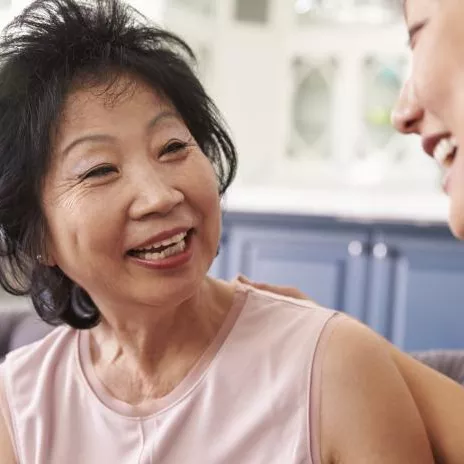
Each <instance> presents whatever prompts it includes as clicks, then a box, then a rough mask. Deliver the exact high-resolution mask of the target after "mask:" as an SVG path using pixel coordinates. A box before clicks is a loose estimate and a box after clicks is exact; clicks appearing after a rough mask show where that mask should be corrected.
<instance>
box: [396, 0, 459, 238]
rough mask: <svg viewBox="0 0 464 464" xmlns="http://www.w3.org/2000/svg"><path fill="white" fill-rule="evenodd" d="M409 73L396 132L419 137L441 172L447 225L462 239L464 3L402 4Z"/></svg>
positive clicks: (413, 0)
mask: <svg viewBox="0 0 464 464" xmlns="http://www.w3.org/2000/svg"><path fill="white" fill-rule="evenodd" d="M405 17H406V23H407V26H408V29H409V34H410V39H411V49H412V55H413V62H412V73H411V76H410V78H409V80H408V81H407V82H406V84H405V86H404V88H403V91H402V93H401V96H400V99H399V101H398V104H397V107H396V109H395V111H394V113H393V123H394V125H395V127H396V128H397V129H398V130H399V131H401V132H404V133H417V134H419V135H420V136H421V137H422V140H423V146H424V149H425V150H426V151H427V152H428V153H429V155H431V156H434V157H435V159H436V160H437V162H438V163H439V164H440V165H441V166H442V167H443V169H444V188H445V191H446V192H447V193H448V194H449V196H450V200H451V204H450V225H451V229H452V230H453V232H454V234H455V235H456V236H457V237H459V238H461V239H464V155H463V153H462V149H461V148H460V147H464V3H463V2H462V1H461V0H406V1H405Z"/></svg>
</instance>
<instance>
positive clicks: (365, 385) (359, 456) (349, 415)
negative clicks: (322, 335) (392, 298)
mask: <svg viewBox="0 0 464 464" xmlns="http://www.w3.org/2000/svg"><path fill="white" fill-rule="evenodd" d="M321 375H322V377H321V381H322V385H321V387H322V394H321V452H322V461H323V462H324V463H326V464H331V463H335V462H339V463H346V464H375V463H382V464H398V463H408V464H414V463H417V464H427V463H433V458H432V453H431V450H430V445H429V442H428V439H427V435H426V431H425V427H424V424H423V422H422V420H421V417H420V415H419V412H418V410H417V408H416V405H415V403H414V400H413V398H412V396H411V394H410V392H409V389H408V387H407V385H406V383H405V382H404V380H403V378H402V376H401V374H400V373H399V371H398V369H397V368H396V366H395V363H394V362H393V360H392V358H391V355H390V353H389V351H388V350H387V349H386V347H385V345H384V344H383V343H382V342H381V341H380V340H379V339H377V337H375V336H374V335H373V334H371V332H370V331H369V330H368V329H367V328H365V327H364V326H362V325H360V324H358V323H356V322H354V321H351V320H349V319H347V318H343V319H342V320H341V321H340V322H338V323H337V325H336V327H335V328H334V329H333V332H332V335H331V337H330V340H329V343H328V344H327V348H326V353H325V354H324V361H323V364H322V374H321Z"/></svg>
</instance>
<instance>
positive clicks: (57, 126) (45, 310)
mask: <svg viewBox="0 0 464 464" xmlns="http://www.w3.org/2000/svg"><path fill="white" fill-rule="evenodd" d="M0 58H1V60H0V134H1V136H0V166H1V168H0V224H1V228H2V229H1V231H2V233H1V236H0V239H1V250H2V266H1V269H0V277H1V278H0V282H1V283H2V285H3V287H4V288H5V289H6V290H8V291H9V292H11V293H15V294H29V295H31V297H32V301H33V303H34V307H35V309H36V310H37V312H38V313H39V315H40V316H41V317H42V318H43V319H44V320H46V321H48V322H50V323H53V324H60V323H64V324H65V325H64V326H62V327H58V328H57V329H55V330H54V331H53V332H52V333H51V334H50V335H49V336H47V337H46V338H45V339H44V340H42V341H40V342H37V343H35V344H33V345H30V346H28V347H25V348H22V349H19V350H17V351H15V352H13V353H11V354H10V355H9V356H8V357H7V359H6V361H5V362H4V364H3V365H2V366H1V369H0V391H1V392H2V394H1V398H2V400H1V402H0V404H1V411H2V413H1V414H0V455H1V456H2V463H3V464H12V463H24V464H32V463H34V464H62V463H67V464H74V463H75V464H77V463H86V464H92V463H94V464H101V463H102V462H111V463H135V462H139V463H153V462H159V463H165V464H169V463H173V464H174V463H175V464H178V463H180V462H182V463H187V462H191V463H213V464H214V463H234V464H236V463H243V464H246V463H250V464H251V463H253V464H257V463H266V464H272V463H275V464H277V463H278V464H282V463H286V464H291V463H295V464H296V463H298V464H300V463H303V462H308V463H317V462H321V463H332V462H344V463H356V464H360V463H361V464H362V463H366V464H367V463H369V464H371V463H374V462H378V463H386V464H388V463H392V464H393V463H394V464H397V463H403V462H404V463H410V464H413V463H418V464H419V463H420V464H426V463H429V462H432V455H431V451H430V449H429V444H428V440H427V437H426V433H425V429H424V427H423V424H422V422H421V420H420V416H419V414H418V411H417V410H416V407H415V404H414V402H413V400H412V398H411V396H410V394H409V391H408V389H407V386H406V384H405V382H404V381H403V379H402V378H401V375H400V374H399V373H398V371H397V369H396V368H395V366H394V363H393V362H392V361H391V359H390V358H389V354H388V351H387V350H386V349H385V348H384V347H383V345H382V344H381V343H379V342H378V341H377V340H376V339H375V337H373V336H372V335H371V334H370V333H369V332H368V331H367V330H366V329H364V328H362V327H359V326H357V325H355V324H354V323H353V322H351V321H349V320H348V319H347V318H345V317H343V316H341V315H338V314H337V313H335V312H332V311H329V310H325V309H322V308H320V307H317V306H316V305H314V304H311V303H302V302H298V301H296V300H292V299H286V298H283V297H278V296H275V295H272V294H268V293H265V292H260V291H258V290H255V289H252V288H250V287H246V286H243V285H241V284H239V283H227V282H221V281H217V280H214V279H211V278H209V277H207V271H208V269H209V267H210V265H211V263H212V261H213V259H214V257H215V255H216V253H217V249H218V242H219V235H220V195H221V194H222V193H223V192H224V191H225V189H226V188H227V186H228V185H229V183H230V182H231V181H232V178H233V175H234V172H235V167H236V156H235V150H234V147H233V144H232V142H231V140H230V138H229V136H228V135H227V132H226V131H225V129H224V128H223V125H222V122H221V119H220V117H219V115H218V113H217V111H216V109H215V106H214V105H213V103H212V102H211V100H210V99H209V98H208V96H207V95H206V94H205V92H204V90H203V88H202V86H201V85H200V83H199V81H198V80H197V78H196V77H195V74H194V73H193V72H192V70H191V68H190V65H189V62H190V59H191V58H192V55H191V51H190V49H189V48H188V47H187V46H186V45H185V44H184V43H183V42H182V41H181V40H180V39H178V38H177V37H175V36H173V35H171V34H169V33H167V32H165V31H163V30H160V29H157V28H155V27H154V26H152V25H150V24H149V23H147V22H146V21H145V20H144V19H143V17H141V16H139V15H138V14H137V13H136V12H134V11H133V10H131V9H129V8H128V7H126V6H124V5H123V4H121V3H119V2H118V1H115V0H108V1H97V2H95V1H93V2H90V3H87V4H84V3H76V2H75V1H73V0H69V1H66V0H44V1H38V2H35V3H33V4H32V6H30V7H29V8H28V9H26V10H25V12H24V13H23V14H22V15H21V16H20V17H18V18H17V19H16V20H15V21H14V22H13V23H12V24H11V25H10V26H9V28H8V30H7V31H6V35H5V36H4V38H3V40H2V42H1V43H0ZM340 460H341V461H340Z"/></svg>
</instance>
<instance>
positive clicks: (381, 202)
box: [223, 186, 449, 224]
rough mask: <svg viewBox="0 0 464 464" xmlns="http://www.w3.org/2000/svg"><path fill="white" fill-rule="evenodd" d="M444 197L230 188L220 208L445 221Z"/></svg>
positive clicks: (343, 217) (361, 217) (315, 190)
mask: <svg viewBox="0 0 464 464" xmlns="http://www.w3.org/2000/svg"><path fill="white" fill-rule="evenodd" d="M448 205H449V200H448V198H447V197H446V196H445V195H444V194H442V193H440V192H430V191H429V192H414V193H397V194H394V193H390V192H389V193H386V192H367V191H366V192H364V191H358V192H356V191H337V190H322V189H300V190H298V189H282V188H264V187H263V188H250V187H246V188H245V187H235V186H234V187H231V189H230V190H229V191H228V192H227V194H226V196H225V197H224V199H223V209H224V211H231V212H244V213H270V214H296V215H310V216H327V217H335V218H341V219H350V220H366V221H373V220H374V221H393V222H397V221H399V222H413V223H431V224H445V223H446V222H447V218H448V207H449V206H448Z"/></svg>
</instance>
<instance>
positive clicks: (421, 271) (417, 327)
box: [367, 233, 464, 350]
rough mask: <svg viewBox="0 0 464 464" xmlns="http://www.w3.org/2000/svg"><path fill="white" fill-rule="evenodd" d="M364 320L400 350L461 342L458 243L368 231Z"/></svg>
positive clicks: (463, 268) (462, 283)
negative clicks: (370, 244)
mask: <svg viewBox="0 0 464 464" xmlns="http://www.w3.org/2000/svg"><path fill="white" fill-rule="evenodd" d="M373 243H374V246H373V249H372V260H371V266H372V267H371V271H370V273H369V274H370V285H369V290H368V291H369V295H368V304H367V322H368V324H369V325H371V326H372V327H373V328H374V329H375V330H377V331H378V332H380V333H382V334H383V335H385V336H386V337H387V338H389V339H391V340H392V341H393V343H395V344H396V345H398V346H399V347H401V348H402V349H404V350H424V349H440V348H444V349H458V348H464V246H463V244H460V243H458V242H456V241H455V240H454V239H453V238H451V237H437V238H433V237H422V238H421V236H420V235H418V236H417V237H412V236H406V235H401V234H388V233H386V234H378V235H376V236H374V242H373Z"/></svg>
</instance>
